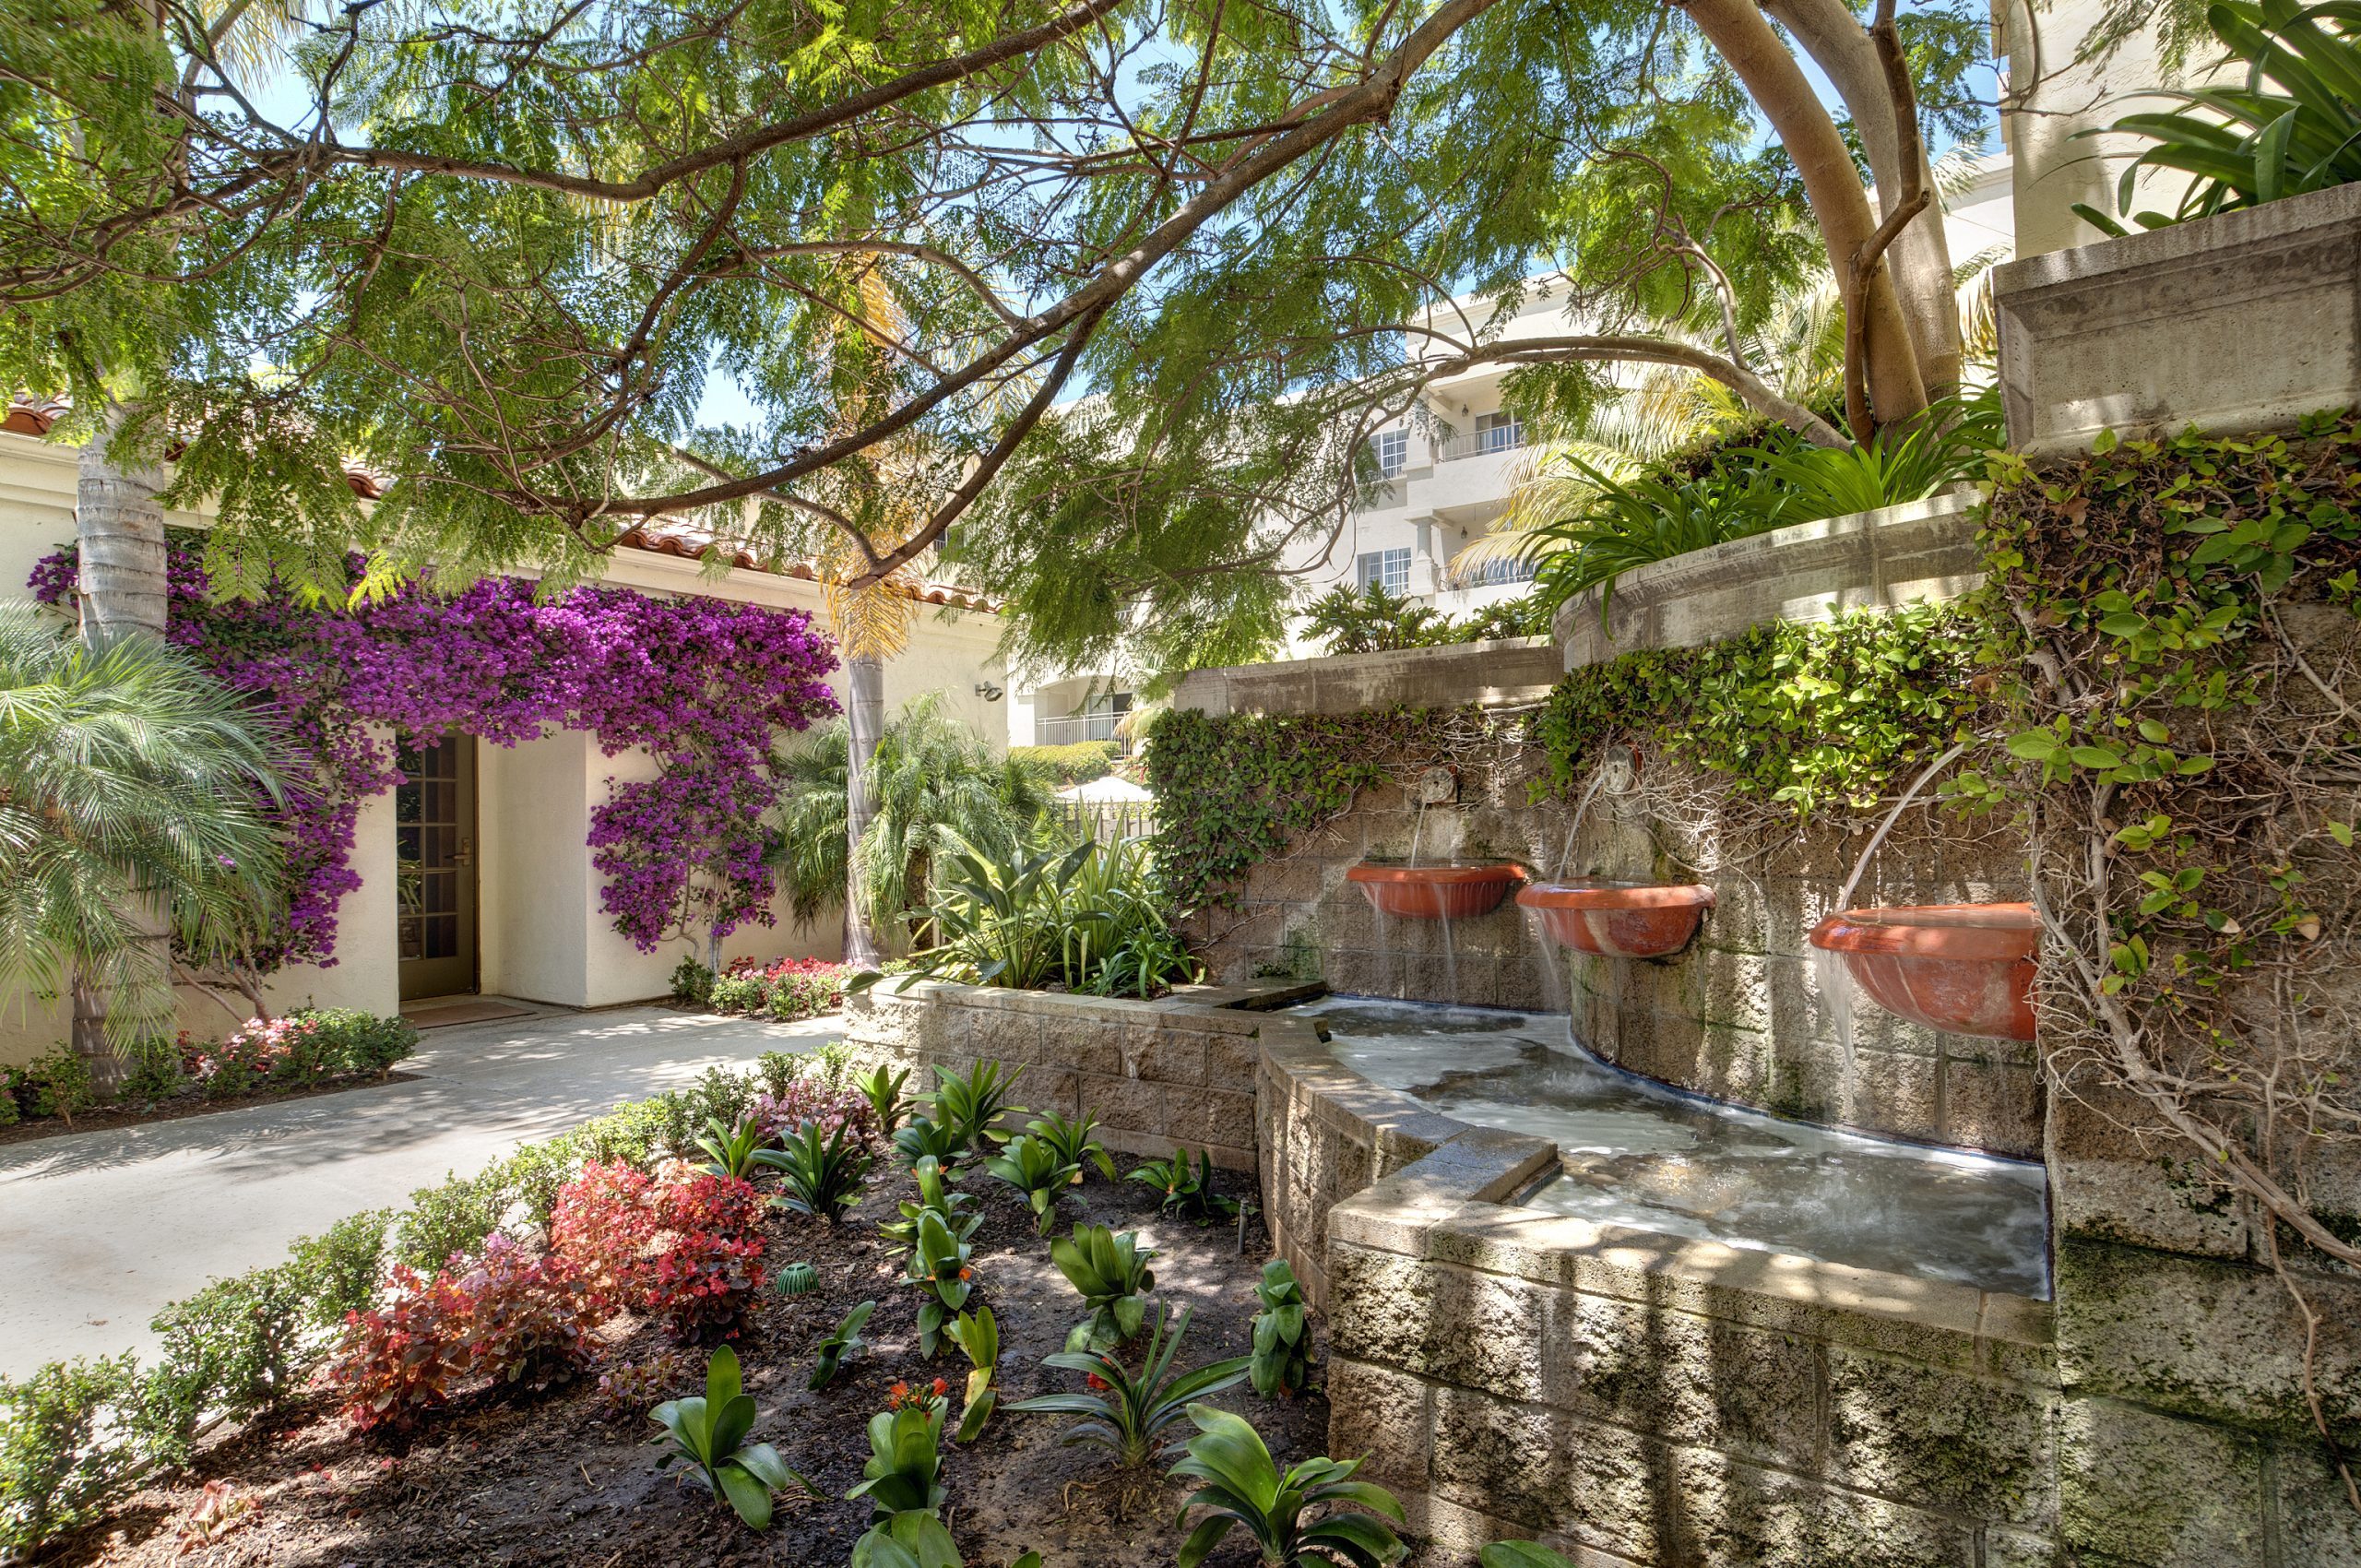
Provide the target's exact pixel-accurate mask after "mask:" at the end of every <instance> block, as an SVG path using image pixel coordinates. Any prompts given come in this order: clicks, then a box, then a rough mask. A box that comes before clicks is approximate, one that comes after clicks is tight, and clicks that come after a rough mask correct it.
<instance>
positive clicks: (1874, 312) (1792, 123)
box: [1684, 0, 1927, 426]
mask: <svg viewBox="0 0 2361 1568" xmlns="http://www.w3.org/2000/svg"><path fill="white" fill-rule="evenodd" d="M1684 8H1685V9H1686V10H1687V11H1688V13H1689V18H1690V19H1691V21H1693V22H1695V23H1696V24H1697V27H1698V30H1700V31H1702V32H1703V34H1704V35H1705V39H1706V42H1709V43H1711V44H1712V45H1713V46H1714V50H1715V51H1716V52H1718V53H1720V54H1721V56H1722V58H1723V59H1724V60H1726V61H1727V62H1728V63H1729V66H1730V69H1731V70H1733V71H1736V72H1737V73H1738V79H1739V80H1740V81H1741V82H1743V83H1744V84H1745V85H1746V90H1747V94H1748V96H1749V97H1750V98H1752V99H1753V100H1754V103H1755V107H1756V108H1758V109H1760V110H1762V117H1763V118H1764V119H1765V120H1768V121H1769V122H1770V123H1771V129H1772V132H1773V134H1774V135H1775V136H1777V137H1778V138H1779V141H1780V143H1781V145H1782V146H1784V147H1785V148H1786V150H1787V156H1788V157H1790V158H1792V159H1794V160H1795V163H1796V172H1797V174H1799V175H1801V176H1802V178H1803V183H1804V196H1805V197H1806V199H1808V200H1809V202H1810V203H1811V211H1812V217H1813V219H1814V220H1817V221H1818V223H1819V225H1820V232H1821V241H1822V242H1823V243H1824V244H1826V245H1827V247H1828V262H1829V266H1830V267H1833V269H1834V270H1835V273H1836V278H1837V281H1838V282H1839V283H1840V284H1842V283H1843V282H1844V281H1845V279H1846V278H1847V277H1848V276H1849V275H1850V273H1851V271H1852V267H1853V258H1854V257H1855V255H1857V254H1859V252H1860V251H1861V250H1862V249H1863V248H1864V247H1865V246H1866V245H1867V244H1869V237H1870V236H1871V235H1872V234H1873V233H1875V232H1877V226H1878V220H1877V214H1876V213H1875V212H1873V211H1872V210H1871V209H1870V207H1869V192H1868V191H1867V190H1866V189H1865V188H1863V186H1862V184H1861V177H1860V173H1859V172H1858V171H1857V169H1856V167H1855V166H1854V163H1853V153H1852V149H1851V148H1848V147H1846V146H1845V137H1844V136H1843V135H1842V134H1841V133H1840V132H1838V130H1837V128H1836V122H1835V121H1834V120H1833V119H1832V118H1831V117H1830V116H1829V113H1828V110H1827V108H1826V107H1825V106H1824V105H1823V104H1822V103H1821V101H1820V96H1819V94H1817V93H1815V92H1814V91H1813V90H1812V86H1811V82H1810V80H1809V78H1808V77H1805V75H1804V73H1803V67H1802V66H1800V65H1797V64H1796V57H1795V55H1794V54H1792V53H1789V52H1788V49H1787V46H1786V43H1785V42H1782V41H1781V39H1780V37H1779V35H1778V34H1777V33H1776V32H1774V30H1772V27H1771V23H1770V21H1769V19H1768V18H1765V17H1764V16H1763V14H1762V11H1761V10H1760V9H1759V8H1758V7H1757V6H1756V4H1755V0H1688V4H1687V5H1686V6H1685V7H1684ZM1892 276H1893V275H1892V268H1891V267H1873V268H1871V269H1870V275H1869V277H1868V278H1867V279H1865V280H1864V283H1863V286H1862V288H1861V290H1860V297H1859V300H1858V303H1857V309H1858V311H1859V314H1860V323H1859V330H1860V337H1861V345H1862V350H1861V359H1862V363H1861V365H1860V367H1859V369H1860V373H1861V375H1862V378H1863V380H1864V382H1865V383H1866V387H1867V392H1868V397H1869V406H1870V408H1871V410H1874V414H1875V419H1876V422H1877V423H1878V424H1879V425H1881V426H1882V425H1890V424H1894V423H1898V422H1901V421H1904V420H1907V419H1911V418H1914V417H1916V415H1918V414H1920V413H1923V412H1925V411H1926V408H1927V384H1926V382H1925V381H1924V380H1923V379H1922V378H1921V376H1920V374H1919V368H1918V359H1917V355H1916V353H1915V352H1913V351H1912V348H1911V341H1910V328H1909V326H1908V324H1907V323H1906V322H1905V321H1904V318H1903V314H1902V310H1901V307H1900V306H1899V304H1897V303H1896V302H1895V298H1894V289H1893V281H1892Z"/></svg>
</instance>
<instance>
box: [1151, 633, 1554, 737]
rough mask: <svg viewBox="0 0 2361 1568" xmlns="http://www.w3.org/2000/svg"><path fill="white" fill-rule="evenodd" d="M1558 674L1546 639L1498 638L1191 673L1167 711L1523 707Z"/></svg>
mask: <svg viewBox="0 0 2361 1568" xmlns="http://www.w3.org/2000/svg"><path fill="white" fill-rule="evenodd" d="M1558 675H1559V666H1558V654H1557V650H1556V649H1555V648H1554V647H1551V646H1550V642H1549V639H1548V637H1504V638H1502V639H1501V640H1500V641H1498V642H1488V643H1451V644H1446V645H1444V646H1443V647H1409V648H1401V649H1398V650H1396V651H1394V652H1391V653H1346V654H1337V655H1335V656H1333V657H1330V658H1326V659H1289V660H1287V661H1286V662H1283V663H1275V664H1234V665H1231V666H1229V667H1228V668H1226V669H1221V670H1198V671H1192V672H1191V673H1190V674H1188V675H1184V676H1182V677H1181V683H1180V685H1179V686H1177V687H1175V688H1174V689H1173V693H1172V706H1173V707H1178V708H1191V709H1194V710H1195V711H1196V712H1199V713H1204V714H1210V715H1212V716H1214V717H1216V718H1219V717H1221V716H1222V715H1224V714H1230V713H1274V714H1311V713H1359V712H1361V711H1363V710H1365V709H1368V708H1387V707H1460V706H1461V705H1462V704H1465V703H1471V702H1472V703H1477V704H1479V705H1481V706H1482V707H1530V706H1531V705H1533V704H1535V703H1538V702H1540V701H1541V700H1542V699H1543V698H1545V697H1547V696H1548V695H1549V688H1550V687H1551V686H1552V685H1555V684H1556V683H1557V680H1558Z"/></svg>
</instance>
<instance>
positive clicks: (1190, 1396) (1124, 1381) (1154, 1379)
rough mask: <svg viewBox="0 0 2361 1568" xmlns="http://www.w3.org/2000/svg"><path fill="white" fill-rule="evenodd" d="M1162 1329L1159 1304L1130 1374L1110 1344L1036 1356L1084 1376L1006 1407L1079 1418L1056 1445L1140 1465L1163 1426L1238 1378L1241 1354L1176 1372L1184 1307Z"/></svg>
mask: <svg viewBox="0 0 2361 1568" xmlns="http://www.w3.org/2000/svg"><path fill="white" fill-rule="evenodd" d="M1165 1327H1166V1325H1165V1319H1164V1313H1163V1311H1162V1309H1160V1308H1159V1309H1158V1310H1157V1314H1156V1326H1155V1327H1154V1328H1153V1329H1151V1330H1149V1331H1148V1339H1147V1349H1146V1352H1145V1355H1144V1356H1143V1357H1142V1358H1141V1360H1140V1370H1139V1371H1138V1372H1133V1371H1132V1369H1131V1368H1130V1367H1129V1366H1128V1365H1126V1364H1125V1361H1124V1359H1123V1357H1122V1356H1121V1354H1119V1353H1118V1352H1117V1351H1115V1350H1114V1349H1112V1348H1109V1349H1105V1350H1097V1351H1088V1352H1085V1351H1078V1350H1063V1351H1060V1352H1059V1353H1058V1354H1056V1355H1054V1356H1044V1357H1043V1358H1041V1360H1042V1364H1043V1365H1045V1366H1052V1367H1060V1368H1062V1369H1063V1370H1065V1371H1067V1372H1080V1373H1082V1374H1083V1375H1084V1377H1085V1378H1086V1380H1087V1381H1086V1384H1085V1385H1084V1387H1083V1388H1082V1389H1081V1390H1080V1391H1079V1392H1076V1393H1073V1394H1044V1395H1042V1396H1039V1397H1038V1398H1033V1399H1020V1400H1018V1401H1017V1402H1016V1403H1015V1404H1014V1405H1011V1406H1010V1407H1009V1408H1010V1409H1011V1410H1021V1411H1025V1412H1026V1413H1028V1414H1035V1415H1054V1416H1080V1417H1081V1418H1082V1420H1078V1421H1075V1422H1074V1424H1073V1425H1071V1426H1069V1427H1067V1428H1066V1430H1065V1431H1062V1432H1061V1433H1060V1434H1059V1436H1058V1441H1059V1442H1060V1443H1084V1444H1087V1445H1088V1446H1091V1447H1094V1448H1103V1449H1105V1450H1106V1451H1107V1452H1108V1453H1109V1454H1112V1455H1114V1456H1115V1462H1116V1463H1117V1464H1118V1465H1121V1466H1122V1467H1124V1468H1125V1469H1133V1468H1136V1467H1139V1466H1142V1465H1145V1464H1146V1463H1147V1462H1148V1461H1149V1460H1151V1459H1153V1458H1155V1457H1156V1452H1157V1449H1158V1448H1159V1447H1161V1446H1162V1444H1163V1441H1164V1437H1163V1434H1164V1430H1165V1428H1167V1427H1169V1426H1170V1425H1172V1424H1173V1423H1174V1422H1175V1421H1178V1420H1181V1418H1182V1417H1183V1416H1185V1415H1187V1414H1188V1411H1189V1407H1190V1406H1191V1405H1192V1403H1194V1402H1195V1401H1197V1400H1200V1399H1204V1398H1207V1397H1209V1396H1213V1395H1216V1394H1218V1393H1220V1392H1221V1391H1222V1390H1223V1389H1225V1388H1228V1387H1231V1386H1233V1385H1234V1384H1240V1383H1243V1382H1244V1381H1245V1380H1246V1372H1247V1365H1246V1358H1245V1357H1243V1356H1234V1357H1231V1358H1230V1359H1229V1360H1221V1361H1212V1362H1208V1363H1207V1364H1206V1365H1204V1366H1202V1367H1198V1368H1196V1369H1195V1370H1193V1371H1191V1372H1180V1373H1177V1374H1176V1373H1175V1372H1173V1371H1172V1360H1173V1358H1174V1357H1175V1356H1177V1355H1179V1354H1180V1352H1181V1337H1182V1336H1185V1335H1186V1334H1187V1333H1188V1332H1189V1309H1188V1308H1186V1307H1183V1308H1181V1315H1180V1317H1179V1318H1178V1319H1176V1320H1175V1321H1174V1322H1173V1323H1172V1324H1171V1332H1170V1333H1169V1334H1168V1333H1166V1332H1165Z"/></svg>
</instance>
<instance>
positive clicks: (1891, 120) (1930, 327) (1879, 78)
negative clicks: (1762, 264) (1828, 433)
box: [1763, 0, 1961, 397]
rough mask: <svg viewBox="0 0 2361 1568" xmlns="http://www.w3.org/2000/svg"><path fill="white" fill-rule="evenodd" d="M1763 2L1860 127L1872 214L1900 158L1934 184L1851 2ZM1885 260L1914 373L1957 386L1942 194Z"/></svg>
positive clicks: (1899, 181)
mask: <svg viewBox="0 0 2361 1568" xmlns="http://www.w3.org/2000/svg"><path fill="white" fill-rule="evenodd" d="M1763 9H1765V10H1767V11H1769V12H1770V13H1771V14H1772V15H1773V16H1774V17H1776V18H1778V19H1779V21H1780V22H1781V23H1782V24H1783V25H1784V26H1786V30H1788V31H1789V32H1791V33H1793V34H1794V35H1795V38H1796V42H1798V43H1800V44H1802V45H1803V47H1804V53H1807V54H1809V55H1810V56H1811V57H1812V60H1813V61H1814V63H1816V64H1817V65H1819V66H1820V68H1821V70H1823V71H1825V72H1827V73H1828V79H1829V80H1830V81H1831V82H1833V84H1835V88H1836V90H1837V93H1838V94H1839V95H1840V96H1841V97H1843V99H1844V100H1845V111H1846V113H1850V114H1851V115H1852V117H1853V125H1854V126H1855V127H1856V129H1857V130H1858V132H1859V133H1860V137H1861V150H1862V151H1863V152H1864V153H1866V154H1868V156H1869V177H1870V178H1871V179H1873V180H1875V181H1876V182H1877V187H1878V215H1879V216H1880V218H1882V217H1884V216H1885V215H1886V214H1887V213H1889V212H1891V211H1892V210H1893V208H1894V205H1895V204H1896V203H1897V202H1899V201H1900V200H1901V199H1902V188H1903V184H1904V179H1903V170H1904V165H1905V163H1906V162H1910V161H1915V162H1916V164H1917V165H1918V180H1919V184H1921V185H1922V186H1923V187H1924V188H1925V189H1927V190H1930V191H1931V190H1933V189H1934V188H1935V171H1934V165H1933V164H1931V163H1930V162H1928V159H1927V143H1926V141H1925V138H1924V137H1921V136H1920V135H1919V134H1918V127H1917V126H1916V125H1911V126H1909V127H1908V132H1907V134H1906V135H1905V134H1904V126H1903V125H1902V123H1901V120H1900V117H1899V116H1898V115H1896V113H1894V106H1893V99H1892V94H1891V93H1890V92H1889V91H1888V89H1887V87H1886V77H1885V68H1884V67H1883V65H1880V63H1879V61H1878V49H1877V43H1876V41H1875V40H1873V39H1871V38H1870V37H1869V30H1867V29H1865V28H1863V27H1862V26H1861V23H1860V18H1857V17H1856V16H1855V15H1854V14H1853V11H1852V9H1851V7H1850V6H1846V5H1845V4H1844V3H1843V0H1766V3H1765V5H1764V6H1763ZM1886 265H1887V267H1889V268H1890V269H1891V270H1892V274H1893V290H1894V294H1895V297H1896V300H1897V302H1898V303H1899V304H1900V306H1901V309H1902V315H1903V319H1904V321H1905V322H1907V323H1908V324H1909V327H1910V340H1911V346H1912V348H1913V349H1915V350H1916V352H1917V356H1918V374H1919V375H1920V377H1921V378H1922V379H1923V380H1924V381H1925V383H1926V386H1927V391H1928V394H1929V395H1931V396H1935V397H1940V396H1942V395H1943V394H1945V393H1947V392H1950V391H1952V390H1953V389H1955V388H1956V387H1957V386H1959V377H1960V361H1961V347H1960V335H1959V298H1958V294H1959V291H1958V288H1957V286H1956V285H1955V284H1954V283H1953V282H1952V244H1951V237H1950V235H1948V234H1946V233H1945V232H1943V204H1942V200H1941V198H1940V196H1938V197H1937V198H1936V199H1935V200H1933V201H1931V202H1929V203H1928V207H1927V210H1926V211H1924V212H1922V213H1920V214H1919V215H1918V216H1917V217H1916V218H1915V219H1913V220H1911V222H1910V225H1909V226H1908V227H1907V228H1905V229H1904V230H1903V231H1902V233H1901V236H1900V237H1899V238H1897V239H1896V240H1895V241H1894V242H1893V248H1892V249H1891V250H1889V251H1887V252H1886Z"/></svg>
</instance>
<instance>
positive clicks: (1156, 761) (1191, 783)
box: [1147, 707, 1525, 909]
mask: <svg viewBox="0 0 2361 1568" xmlns="http://www.w3.org/2000/svg"><path fill="white" fill-rule="evenodd" d="M1524 730H1525V723H1524V721H1523V720H1522V719H1519V718H1517V717H1515V716H1512V715H1497V714H1486V713H1483V712H1480V711H1479V710H1477V709H1476V708H1474V707H1455V708H1389V709H1384V710H1382V711H1370V712H1365V713H1350V714H1342V715H1333V714H1311V715H1302V716H1296V715H1275V714H1259V713H1253V714H1226V715H1222V716H1219V717H1214V716H1210V715H1206V714H1202V713H1194V712H1189V711H1185V710H1173V711H1169V712H1167V713H1165V714H1163V715H1162V716H1161V717H1159V718H1158V719H1157V721H1156V724H1155V727H1154V729H1153V730H1152V731H1151V732H1150V737H1149V744H1148V748H1147V777H1148V787H1149V788H1150V789H1151V790H1154V791H1155V792H1156V799H1157V837H1156V853H1157V865H1158V867H1159V868H1160V870H1161V872H1162V874H1163V877H1164V884H1165V888H1166V891H1167V892H1168V893H1169V894H1170V895H1171V897H1173V898H1174V899H1176V900H1177V901H1178V902H1179V903H1180V904H1181V907H1182V908H1184V909H1189V908H1198V907H1202V906H1204V905H1207V904H1213V903H1221V902H1226V901H1228V898H1229V897H1232V896H1233V895H1234V892H1235V884H1236V883H1237V882H1238V881H1239V880H1240V878H1242V877H1244V876H1245V874H1246V873H1247V871H1248V870H1249V869H1250V868H1251V867H1252V866H1254V865H1255V864H1256V863H1258V862H1260V861H1267V860H1274V859H1276V858H1277V857H1279V856H1281V855H1284V854H1287V852H1288V850H1289V846H1290V845H1291V844H1292V843H1293V842H1294V841H1295V840H1296V839H1298V838H1299V837H1302V836H1303V835H1305V834H1307V833H1311V832H1312V831H1314V830H1315V829H1317V828H1319V827H1321V826H1324V825H1326V824H1327V823H1329V822H1332V821H1334V820H1335V818H1337V817H1339V816H1341V815H1343V814H1345V812H1346V811H1347V809H1349V808H1350V807H1351V805H1352V803H1353V798H1354V796H1356V795H1358V793H1359V792H1360V791H1361V790H1365V789H1368V788H1370V786H1372V785H1375V784H1380V783H1382V782H1384V781H1385V780H1387V779H1389V778H1393V779H1406V778H1409V777H1411V776H1413V775H1415V774H1417V773H1418V772H1420V771H1422V770H1423V769H1425V768H1429V767H1433V766H1445V767H1451V768H1453V769H1455V770H1465V769H1468V768H1471V767H1476V766H1483V765H1484V764H1485V763H1486V762H1487V761H1488V760H1489V758H1490V757H1491V756H1492V755H1493V754H1496V753H1497V752H1498V751H1500V750H1501V748H1503V747H1508V748H1512V749H1513V748H1514V747H1516V746H1518V745H1520V744H1521V743H1522V739H1523V732H1524Z"/></svg>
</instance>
